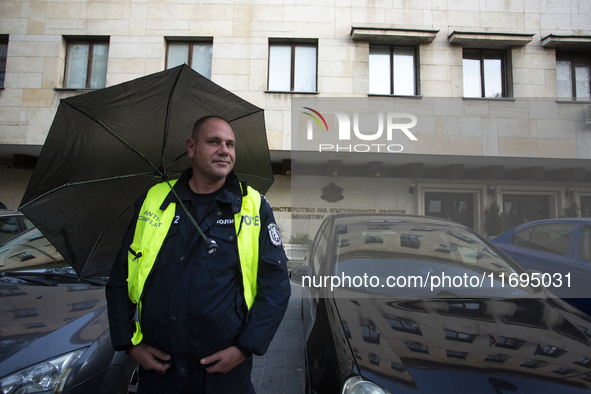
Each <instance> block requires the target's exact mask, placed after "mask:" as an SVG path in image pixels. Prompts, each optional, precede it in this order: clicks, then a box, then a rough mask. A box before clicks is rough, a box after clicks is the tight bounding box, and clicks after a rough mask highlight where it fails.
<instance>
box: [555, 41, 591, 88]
mask: <svg viewBox="0 0 591 394" xmlns="http://www.w3.org/2000/svg"><path fill="white" fill-rule="evenodd" d="M590 74H591V55H589V54H587V53H577V52H559V51H557V52H556V79H557V96H558V97H587V98H588V97H591V76H590Z"/></svg>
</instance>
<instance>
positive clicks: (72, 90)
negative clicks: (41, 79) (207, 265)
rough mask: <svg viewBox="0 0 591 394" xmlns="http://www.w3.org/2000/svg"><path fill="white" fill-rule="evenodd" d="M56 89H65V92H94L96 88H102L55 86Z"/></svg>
mask: <svg viewBox="0 0 591 394" xmlns="http://www.w3.org/2000/svg"><path fill="white" fill-rule="evenodd" d="M53 90H56V91H65V92H94V91H95V90H100V89H86V88H53Z"/></svg>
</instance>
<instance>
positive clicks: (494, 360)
mask: <svg viewBox="0 0 591 394" xmlns="http://www.w3.org/2000/svg"><path fill="white" fill-rule="evenodd" d="M507 360H509V357H507V356H505V355H503V354H499V355H495V356H486V358H485V359H484V361H489V362H492V363H501V364H502V363H504V362H505V361H507Z"/></svg>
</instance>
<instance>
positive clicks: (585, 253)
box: [581, 226, 591, 261]
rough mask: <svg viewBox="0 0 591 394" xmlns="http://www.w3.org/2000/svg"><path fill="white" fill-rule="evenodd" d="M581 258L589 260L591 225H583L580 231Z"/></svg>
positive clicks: (590, 253) (590, 255) (590, 256)
mask: <svg viewBox="0 0 591 394" xmlns="http://www.w3.org/2000/svg"><path fill="white" fill-rule="evenodd" d="M581 259H583V260H585V261H591V226H583V231H582V232H581Z"/></svg>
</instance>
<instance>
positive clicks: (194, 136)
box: [191, 115, 232, 142]
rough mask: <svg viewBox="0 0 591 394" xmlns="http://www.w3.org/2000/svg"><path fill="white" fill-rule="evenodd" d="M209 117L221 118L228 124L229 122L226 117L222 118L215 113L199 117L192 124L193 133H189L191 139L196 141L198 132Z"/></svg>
mask: <svg viewBox="0 0 591 394" xmlns="http://www.w3.org/2000/svg"><path fill="white" fill-rule="evenodd" d="M210 119H221V120H223V121H224V122H226V123H228V124H230V122H228V121H227V120H226V119H224V118H222V117H221V116H216V115H207V116H204V117H202V118H199V119H198V120H197V122H195V125H193V133H192V134H191V139H192V140H193V141H195V142H197V138H198V137H199V133H200V132H201V131H202V130H203V127H204V126H205V123H207V121H208V120H210ZM230 127H232V126H230Z"/></svg>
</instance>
